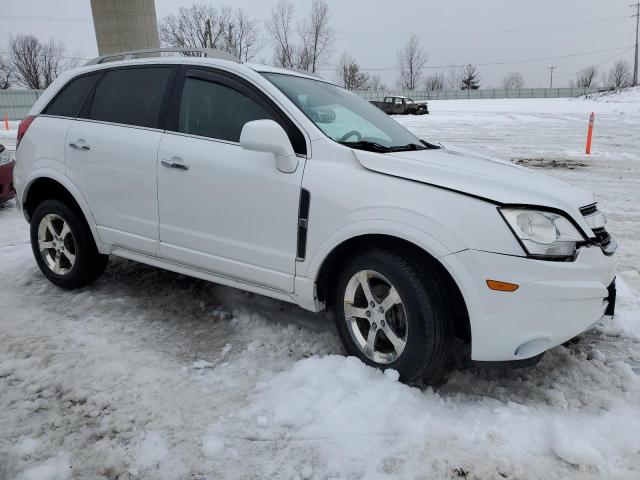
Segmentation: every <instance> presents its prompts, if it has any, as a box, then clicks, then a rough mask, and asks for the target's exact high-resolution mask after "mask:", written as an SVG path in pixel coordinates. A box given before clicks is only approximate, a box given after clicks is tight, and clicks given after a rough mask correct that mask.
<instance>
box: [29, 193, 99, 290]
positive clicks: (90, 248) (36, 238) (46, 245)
mask: <svg viewBox="0 0 640 480" xmlns="http://www.w3.org/2000/svg"><path fill="white" fill-rule="evenodd" d="M30 230H31V248H32V250H33V255H34V257H35V259H36V262H37V264H38V267H40V270H41V271H42V273H43V274H44V276H45V277H47V279H48V280H49V281H50V282H51V283H53V284H54V285H57V286H58V287H60V288H65V289H74V288H79V287H84V286H85V285H89V284H90V283H93V282H94V281H95V280H97V279H98V277H100V275H102V273H103V272H104V270H105V268H106V266H107V261H108V259H109V256H108V255H101V254H100V253H99V252H98V249H97V247H96V244H95V242H94V240H93V236H92V234H91V230H90V229H89V226H88V225H87V223H86V221H85V219H84V217H83V216H82V213H81V212H78V211H77V210H76V209H72V208H70V207H69V206H67V205H66V204H64V203H62V202H60V201H58V200H45V201H44V202H42V203H41V204H39V205H38V206H37V207H36V209H35V211H34V212H33V216H32V218H31V229H30Z"/></svg>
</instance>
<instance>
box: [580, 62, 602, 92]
mask: <svg viewBox="0 0 640 480" xmlns="http://www.w3.org/2000/svg"><path fill="white" fill-rule="evenodd" d="M597 75H598V67H597V66H595V65H590V66H588V67H587V68H585V69H582V70H580V71H579V72H578V73H577V74H576V80H575V84H576V87H580V88H586V87H590V86H592V85H593V84H594V83H595V81H596V77H597Z"/></svg>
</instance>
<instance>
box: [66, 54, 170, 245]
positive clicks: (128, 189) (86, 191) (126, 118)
mask: <svg viewBox="0 0 640 480" xmlns="http://www.w3.org/2000/svg"><path fill="white" fill-rule="evenodd" d="M174 72H175V68H174V67H170V66H155V65H153V66H135V67H126V68H116V69H111V70H107V71H106V72H105V73H104V74H103V76H102V77H101V79H100V80H99V81H98V83H97V85H96V87H95V89H94V91H93V93H92V95H90V97H89V98H88V100H87V102H86V103H85V106H84V107H83V109H82V112H81V114H80V118H78V119H77V120H76V121H75V122H73V124H72V125H71V127H70V128H69V130H68V132H67V145H66V162H67V172H68V176H69V177H70V178H71V179H72V180H73V181H74V182H75V183H76V185H77V186H78V187H79V188H80V191H81V192H82V194H83V195H84V197H85V199H86V201H87V203H88V204H89V207H90V208H91V211H92V213H93V216H94V219H95V221H96V224H97V230H98V235H99V236H100V240H101V241H102V242H104V243H107V244H111V245H116V246H122V247H125V248H127V249H131V250H136V251H139V252H143V253H149V254H153V255H157V254H158V194H157V178H156V174H157V153H158V145H159V143H160V139H161V138H162V129H161V128H160V126H161V125H160V119H161V118H164V115H165V114H166V104H167V99H166V97H167V95H166V94H167V92H168V89H169V88H170V87H171V86H172V81H173V76H174Z"/></svg>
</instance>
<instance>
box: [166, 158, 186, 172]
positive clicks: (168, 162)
mask: <svg viewBox="0 0 640 480" xmlns="http://www.w3.org/2000/svg"><path fill="white" fill-rule="evenodd" d="M160 163H161V164H162V166H163V167H167V168H176V169H178V170H189V165H187V164H186V163H180V162H175V161H173V160H160Z"/></svg>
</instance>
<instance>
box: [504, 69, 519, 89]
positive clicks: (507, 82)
mask: <svg viewBox="0 0 640 480" xmlns="http://www.w3.org/2000/svg"><path fill="white" fill-rule="evenodd" d="M522 87H524V78H522V74H521V73H520V72H511V73H507V74H506V75H505V76H504V78H503V79H502V88H504V89H506V90H513V89H519V88H522Z"/></svg>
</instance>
